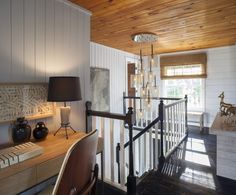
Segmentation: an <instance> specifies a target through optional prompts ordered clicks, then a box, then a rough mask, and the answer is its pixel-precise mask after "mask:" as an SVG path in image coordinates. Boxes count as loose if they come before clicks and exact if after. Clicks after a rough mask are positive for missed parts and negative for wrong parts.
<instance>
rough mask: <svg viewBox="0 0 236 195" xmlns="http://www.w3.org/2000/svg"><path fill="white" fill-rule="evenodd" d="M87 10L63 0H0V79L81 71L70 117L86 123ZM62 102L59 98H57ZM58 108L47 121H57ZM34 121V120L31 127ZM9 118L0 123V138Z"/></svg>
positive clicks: (35, 78)
mask: <svg viewBox="0 0 236 195" xmlns="http://www.w3.org/2000/svg"><path fill="white" fill-rule="evenodd" d="M89 41H90V13H89V12H87V11H86V10H84V9H82V8H80V7H79V6H76V5H74V4H72V3H69V2H68V1H66V0H1V1H0V83H6V82H7V83H8V82H17V83H22V82H30V83H32V82H47V81H48V77H49V76H52V75H54V76H57V75H58V76H59V75H68V76H69V75H70V76H80V79H81V88H82V98H83V101H81V102H73V103H72V113H71V122H72V126H73V127H74V128H76V129H77V128H79V129H84V127H85V118H84V107H85V106H84V102H85V100H86V99H89V94H90V90H89V82H90V74H89V71H90V70H89V64H90V62H89V60H90V58H89V54H90V46H89ZM59 106H60V104H59ZM59 121H60V119H59V110H58V109H57V115H56V116H55V117H53V118H50V119H46V120H45V122H46V125H48V127H49V128H50V129H55V128H57V127H58V125H59ZM35 123H36V121H32V122H31V124H32V127H33V125H34V124H35ZM8 128H9V123H7V124H1V125H0V143H3V142H6V141H8V138H10V136H8Z"/></svg>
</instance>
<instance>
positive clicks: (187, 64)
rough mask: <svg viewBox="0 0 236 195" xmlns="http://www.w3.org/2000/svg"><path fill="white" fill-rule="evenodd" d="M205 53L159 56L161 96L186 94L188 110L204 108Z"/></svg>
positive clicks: (181, 95)
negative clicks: (161, 83)
mask: <svg viewBox="0 0 236 195" xmlns="http://www.w3.org/2000/svg"><path fill="white" fill-rule="evenodd" d="M204 78H206V54H193V55H178V56H164V57H162V58H161V79H164V82H163V96H164V97H177V98H181V97H184V95H188V108H189V109H190V110H204V101H205V98H204V97H205V95H204V91H205V80H204Z"/></svg>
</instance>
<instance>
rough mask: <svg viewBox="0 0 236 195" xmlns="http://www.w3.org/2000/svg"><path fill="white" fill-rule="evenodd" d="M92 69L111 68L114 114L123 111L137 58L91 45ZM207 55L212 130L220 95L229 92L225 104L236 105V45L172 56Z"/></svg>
mask: <svg viewBox="0 0 236 195" xmlns="http://www.w3.org/2000/svg"><path fill="white" fill-rule="evenodd" d="M90 47H91V56H90V58H91V59H90V61H91V66H93V67H102V68H108V69H109V70H110V72H111V77H110V78H111V81H110V82H111V84H110V87H111V94H110V97H111V111H112V112H122V107H121V106H120V105H122V92H123V91H127V89H126V82H127V81H126V76H125V75H126V62H127V61H131V62H134V61H135V60H136V59H137V56H136V55H133V54H129V53H126V52H123V51H120V50H116V49H112V48H109V47H105V46H103V45H99V44H96V43H91V46H90ZM199 52H206V53H207V74H208V75H207V78H206V80H205V108H204V110H205V112H206V115H205V126H208V127H210V126H211V124H212V122H213V120H214V118H215V115H216V113H217V112H218V109H219V98H218V95H219V94H220V93H221V92H222V91H224V92H225V102H229V103H233V104H236V87H235V86H236V76H235V75H236V46H228V47H219V48H210V49H204V50H194V51H186V52H177V53H169V54H163V55H176V54H188V53H199ZM160 56H162V55H158V56H156V61H157V63H158V67H157V69H156V71H157V75H159V76H158V78H157V82H158V84H159V85H160V96H162V94H161V92H162V87H163V86H162V81H161V80H160ZM125 59H126V60H125Z"/></svg>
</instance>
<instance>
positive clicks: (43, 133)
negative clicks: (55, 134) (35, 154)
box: [33, 122, 48, 139]
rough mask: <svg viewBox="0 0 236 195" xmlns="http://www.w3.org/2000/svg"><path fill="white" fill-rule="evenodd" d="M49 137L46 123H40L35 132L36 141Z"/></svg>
mask: <svg viewBox="0 0 236 195" xmlns="http://www.w3.org/2000/svg"><path fill="white" fill-rule="evenodd" d="M47 135H48V128H47V127H46V126H45V124H44V122H38V123H37V124H36V126H35V129H34V130H33V136H34V138H35V139H44V138H45V137H47Z"/></svg>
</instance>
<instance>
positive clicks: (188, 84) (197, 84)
mask: <svg viewBox="0 0 236 195" xmlns="http://www.w3.org/2000/svg"><path fill="white" fill-rule="evenodd" d="M163 83H164V84H163V94H164V95H163V96H164V97H176V98H181V97H184V96H185V95H186V94H187V95H188V109H189V110H204V89H205V88H204V83H205V82H204V79H169V80H165V81H164V82H163Z"/></svg>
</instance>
